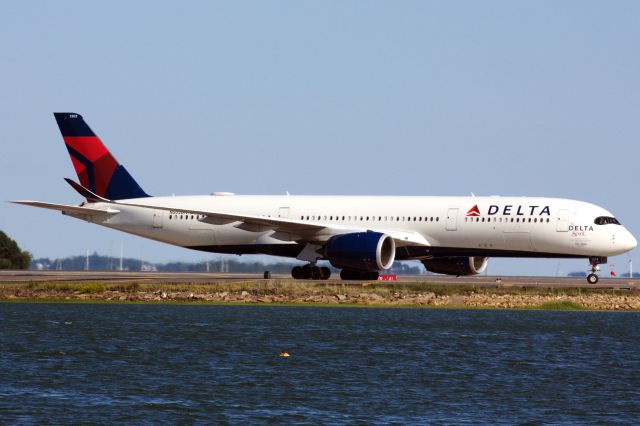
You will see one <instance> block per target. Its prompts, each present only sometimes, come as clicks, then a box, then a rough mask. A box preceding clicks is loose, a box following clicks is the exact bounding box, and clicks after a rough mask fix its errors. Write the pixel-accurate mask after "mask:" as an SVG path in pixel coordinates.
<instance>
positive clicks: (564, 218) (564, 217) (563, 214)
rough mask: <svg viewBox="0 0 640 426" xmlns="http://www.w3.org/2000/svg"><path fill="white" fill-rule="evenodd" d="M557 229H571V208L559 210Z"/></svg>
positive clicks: (563, 230) (560, 230)
mask: <svg viewBox="0 0 640 426" xmlns="http://www.w3.org/2000/svg"><path fill="white" fill-rule="evenodd" d="M556 231H558V232H568V231H569V210H567V209H562V210H560V211H558V219H557V223H556Z"/></svg>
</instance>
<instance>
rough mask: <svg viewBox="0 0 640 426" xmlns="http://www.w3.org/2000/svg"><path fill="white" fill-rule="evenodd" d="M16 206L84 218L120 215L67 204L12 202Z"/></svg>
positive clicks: (108, 210) (110, 211)
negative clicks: (38, 208)
mask: <svg viewBox="0 0 640 426" xmlns="http://www.w3.org/2000/svg"><path fill="white" fill-rule="evenodd" d="M10 203H14V204H23V205H25V206H33V207H40V208H43V209H50V210H58V211H61V212H62V213H64V214H72V215H84V216H109V215H114V214H116V213H120V211H119V210H114V209H112V208H108V209H107V210H102V209H93V208H91V207H81V206H69V205H66V204H53V203H45V202H42V201H28V200H17V201H10Z"/></svg>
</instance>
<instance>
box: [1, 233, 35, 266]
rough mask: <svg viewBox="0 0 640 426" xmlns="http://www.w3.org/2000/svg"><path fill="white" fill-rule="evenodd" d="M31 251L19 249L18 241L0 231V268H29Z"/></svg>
mask: <svg viewBox="0 0 640 426" xmlns="http://www.w3.org/2000/svg"><path fill="white" fill-rule="evenodd" d="M30 266H31V253H29V252H28V251H23V250H20V247H18V243H16V242H15V241H14V240H12V239H11V238H9V236H8V235H7V234H5V233H4V232H2V231H0V269H29V267H30Z"/></svg>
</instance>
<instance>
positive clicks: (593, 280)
mask: <svg viewBox="0 0 640 426" xmlns="http://www.w3.org/2000/svg"><path fill="white" fill-rule="evenodd" d="M602 263H607V258H606V257H600V256H594V257H590V258H589V264H590V265H591V273H590V274H589V275H587V282H588V283H589V284H597V283H598V279H599V278H598V272H600V268H599V267H598V265H600V264H602Z"/></svg>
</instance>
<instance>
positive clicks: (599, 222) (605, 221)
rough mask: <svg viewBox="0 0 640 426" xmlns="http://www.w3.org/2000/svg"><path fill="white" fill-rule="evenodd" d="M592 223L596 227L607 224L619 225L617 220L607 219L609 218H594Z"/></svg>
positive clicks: (613, 218)
mask: <svg viewBox="0 0 640 426" xmlns="http://www.w3.org/2000/svg"><path fill="white" fill-rule="evenodd" d="M593 223H595V224H596V225H609V224H613V225H620V222H618V219H616V218H615V217H609V216H599V217H596V220H594V221H593Z"/></svg>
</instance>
